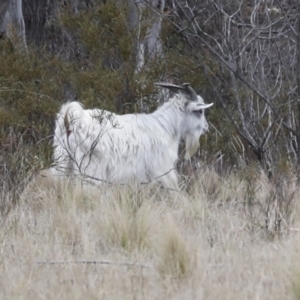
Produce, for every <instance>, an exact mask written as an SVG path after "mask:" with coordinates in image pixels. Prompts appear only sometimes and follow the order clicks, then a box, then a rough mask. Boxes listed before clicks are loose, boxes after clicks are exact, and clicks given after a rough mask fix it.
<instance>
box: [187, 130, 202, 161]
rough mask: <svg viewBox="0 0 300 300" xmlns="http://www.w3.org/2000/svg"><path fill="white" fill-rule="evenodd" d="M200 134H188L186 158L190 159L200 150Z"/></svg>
mask: <svg viewBox="0 0 300 300" xmlns="http://www.w3.org/2000/svg"><path fill="white" fill-rule="evenodd" d="M199 138H200V136H198V135H188V136H187V137H186V139H185V157H184V158H185V159H190V158H191V157H192V156H193V155H194V154H195V153H196V152H197V150H198V148H199V146H200V143H199Z"/></svg>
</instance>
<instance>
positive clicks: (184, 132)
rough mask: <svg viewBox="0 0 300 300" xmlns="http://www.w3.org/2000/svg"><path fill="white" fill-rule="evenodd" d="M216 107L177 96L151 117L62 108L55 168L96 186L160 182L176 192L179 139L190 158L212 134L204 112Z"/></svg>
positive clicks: (73, 104)
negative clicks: (94, 183) (182, 141)
mask: <svg viewBox="0 0 300 300" xmlns="http://www.w3.org/2000/svg"><path fill="white" fill-rule="evenodd" d="M211 105H212V104H204V101H203V99H202V98H201V97H200V96H198V101H188V100H187V99H186V98H185V97H184V96H183V95H182V94H177V95H175V96H174V97H173V98H171V99H170V100H169V101H168V102H166V103H164V104H163V105H162V106H161V107H160V108H158V109H157V110H156V111H155V112H153V113H151V114H127V115H116V114H114V113H111V112H109V111H104V110H100V109H86V110H85V109H83V106H82V104H80V103H79V102H71V103H67V104H64V105H63V106H62V108H61V110H60V112H59V113H58V115H57V120H56V126H55V136H54V148H55V149H54V160H55V168H56V170H59V172H62V173H64V174H67V175H77V176H78V175H80V176H84V177H85V178H86V179H89V180H92V181H94V182H97V183H101V182H108V183H129V182H132V181H137V182H139V183H149V182H151V181H158V182H159V183H160V184H162V185H163V186H165V187H168V188H172V189H177V188H178V184H177V181H178V179H177V174H176V171H175V166H176V162H177V159H178V147H179V142H180V139H184V140H185V143H186V159H188V158H190V157H191V156H192V155H193V154H194V153H195V152H196V151H197V149H198V147H199V138H200V136H201V135H202V134H203V133H205V132H206V131H208V124H207V121H206V118H205V115H204V109H205V108H207V107H210V106H211Z"/></svg>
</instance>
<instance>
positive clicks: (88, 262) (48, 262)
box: [36, 259, 153, 269]
mask: <svg viewBox="0 0 300 300" xmlns="http://www.w3.org/2000/svg"><path fill="white" fill-rule="evenodd" d="M36 263H37V264H38V265H63V264H86V265H96V264H97V265H98V264H99V265H118V266H127V267H128V266H129V267H140V268H146V269H153V267H152V266H151V265H148V264H140V263H135V262H115V261H109V260H81V259H80V260H38V261H36Z"/></svg>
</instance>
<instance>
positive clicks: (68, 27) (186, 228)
mask: <svg viewBox="0 0 300 300" xmlns="http://www.w3.org/2000/svg"><path fill="white" fill-rule="evenodd" d="M46 2H47V3H48V4H49V3H50V2H49V1H45V3H46ZM92 2H94V3H95V5H94V6H89V8H85V9H81V10H79V12H77V13H76V14H74V13H73V11H72V9H71V5H70V3H69V4H68V1H53V6H54V4H55V3H56V4H57V3H60V4H62V6H60V11H59V14H58V15H59V17H57V15H56V16H55V15H54V16H53V15H51V13H54V10H51V9H50V8H51V7H50V8H49V7H48V8H49V13H48V15H47V18H46V16H45V15H44V17H45V18H44V19H43V18H40V19H38V20H37V18H36V15H30V11H31V10H30V5H32V3H34V5H38V3H35V1H31V0H24V1H23V3H25V5H24V7H23V9H24V20H25V25H26V30H27V31H26V35H27V36H26V38H27V42H28V53H27V54H26V56H24V55H23V54H20V53H17V52H16V51H14V48H13V45H12V43H11V41H10V40H9V39H6V38H2V36H1V38H0V299H300V271H299V270H300V255H299V254H300V242H299V234H300V207H299V199H300V189H299V183H298V177H297V172H296V171H297V170H296V169H297V168H295V165H296V164H294V163H295V161H296V160H295V158H294V156H293V155H294V154H293V151H294V152H295V151H296V150H295V149H296V148H297V147H296V146H297V143H296V141H295V135H293V134H291V131H288V130H286V129H285V128H284V127H282V126H281V125H282V123H283V122H284V120H287V122H290V126H291V127H293V126H294V125H295V124H294V123H292V121H290V119H293V118H294V119H295V120H297V114H296V113H295V115H294V114H292V113H290V112H291V111H292V112H296V101H295V89H294V86H295V82H294V79H295V76H291V74H292V75H293V74H294V73H288V74H286V75H282V78H281V79H280V78H279V77H280V76H281V75H280V76H279V75H278V74H277V73H276V72H277V67H278V64H277V61H276V62H274V68H273V67H272V68H271V67H270V68H269V66H268V67H267V68H269V69H268V70H269V71H270V73H272V74H273V75H274V74H275V75H276V76H274V78H275V79H274V78H273V77H272V78H271V76H270V78H271V79H270V78H269V77H267V76H266V77H265V78H266V79H268V80H265V81H264V80H261V78H260V77H259V76H260V74H263V75H264V74H265V73H264V71H265V69H264V68H265V65H264V63H265V62H264V61H259V64H260V66H261V69H260V71H258V73H255V72H256V70H253V73H251V72H252V71H251V72H248V70H249V69H247V65H246V67H245V66H244V65H243V64H241V65H242V67H241V70H237V72H238V71H240V72H241V73H240V74H238V73H236V74H235V75H239V76H244V79H245V80H247V76H248V75H249V74H248V73H251V74H250V75H251V76H252V77H253V78H254V79H255V80H257V82H258V83H259V84H262V83H264V84H265V83H268V84H270V85H272V84H273V83H274V82H273V81H272V80H275V85H274V86H277V85H280V89H279V88H278V89H276V92H274V93H273V89H270V90H268V92H270V91H271V92H272V93H271V96H270V99H272V101H273V100H274V106H276V109H279V110H280V112H281V113H282V114H286V115H284V116H283V117H282V115H280V116H276V115H275V114H274V112H273V111H271V110H270V109H269V107H267V108H266V106H265V103H264V102H263V101H261V98H260V97H259V96H258V95H257V94H255V93H254V92H253V90H252V89H250V88H249V87H247V86H245V84H244V83H243V82H242V81H239V82H238V83H237V85H236V86H235V87H232V85H233V84H234V83H236V80H237V79H236V78H235V77H234V76H233V75H232V74H233V73H231V72H229V71H228V70H227V69H226V68H224V65H222V64H220V62H219V61H218V60H217V59H216V57H214V56H212V55H211V52H209V51H208V50H207V48H205V47H204V42H203V41H204V40H201V39H202V38H203V36H202V35H201V34H202V32H200V31H199V32H198V31H197V30H200V29H201V30H206V33H207V34H208V35H211V36H213V35H214V34H216V35H215V40H214V41H216V42H218V43H219V42H220V43H221V42H222V43H223V44H222V45H223V46H224V48H223V49H221V52H222V53H221V54H224V57H226V55H228V57H230V58H232V59H234V55H238V54H237V53H236V52H235V48H234V47H231V43H232V45H234V44H235V42H236V41H238V39H237V37H236V36H238V38H239V39H240V41H243V42H245V43H246V44H247V46H248V43H249V45H250V46H251V47H249V49H250V50H247V51H248V52H247V51H246V52H245V53H246V54H245V57H246V59H247V63H249V65H252V66H254V65H255V64H251V55H250V54H251V53H252V52H251V51H253V53H254V54H253V55H256V49H260V50H261V51H262V52H264V51H265V48H264V47H267V46H269V44H268V43H267V42H266V45H267V46H266V45H265V44H264V45H263V46H264V47H261V48H257V47H256V45H257V44H256V42H257V43H258V41H261V40H260V36H258V35H257V36H258V38H257V40H256V37H257V36H255V39H254V42H253V43H252V44H251V42H252V40H251V39H250V42H249V40H247V39H244V37H243V36H239V34H240V33H239V32H237V31H236V30H235V29H232V32H233V33H232V34H231V35H230V38H227V36H226V37H225V38H224V40H223V41H222V39H221V37H220V36H221V34H220V33H221V32H222V28H223V27H222V24H223V23H222V22H220V20H221V21H222V20H223V19H222V18H221V17H220V12H222V10H221V8H222V9H223V10H226V11H230V9H231V8H232V7H233V8H234V7H238V4H239V3H243V5H242V6H241V8H242V9H244V10H246V11H241V12H240V13H241V15H243V14H245V12H246V13H249V9H250V15H249V14H248V15H247V16H248V18H250V17H249V16H252V19H251V22H252V21H253V20H254V21H253V22H254V23H255V20H256V18H258V17H259V18H258V19H259V22H262V21H261V20H262V13H261V11H260V3H263V1H258V0H257V1H252V2H253V3H254V4H255V5H256V6H255V9H254V8H253V7H251V6H250V8H249V6H248V2H251V1H225V0H224V1H215V2H214V3H215V5H209V6H207V7H208V9H204V8H203V7H204V4H203V7H200V8H201V9H202V10H201V9H200V10H199V11H201V12H202V13H201V14H200V13H199V12H197V11H196V13H197V14H196V15H195V17H197V18H195V21H197V22H198V23H199V24H200V25H201V26H199V28H200V29H199V28H198V27H197V26H195V27H193V26H191V28H192V30H190V28H188V26H187V25H188V24H190V23H189V22H188V19H185V17H187V15H186V14H184V9H187V7H185V8H184V9H183V8H182V11H180V10H179V11H180V13H179V14H177V15H176V14H174V15H173V14H172V11H171V10H170V7H171V6H167V9H166V11H165V14H166V16H165V17H164V19H163V22H162V31H161V40H162V42H163V46H164V49H163V50H164V55H163V57H162V58H156V59H154V60H151V61H148V62H147V67H146V68H144V69H142V70H140V72H139V73H138V74H137V72H135V70H136V69H135V68H136V65H135V61H134V59H133V56H134V55H133V49H134V39H133V35H130V34H128V30H127V28H126V22H127V20H126V7H125V6H122V5H120V3H118V5H117V4H116V2H115V1H77V3H81V4H82V3H92ZM269 2H270V1H269ZM271 2H272V3H273V4H274V5H276V3H277V4H278V1H277V2H276V1H271ZM292 2H293V1H282V3H284V5H286V6H284V7H281V8H282V9H288V8H289V7H291V12H293V11H294V8H295V7H296V6H293V5H294V4H293V3H292ZM40 3H42V1H41V2H40ZM51 3H52V2H51ZM188 3H189V4H191V3H192V2H188ZM203 3H204V2H203ZM176 4H178V5H179V4H180V1H177V2H176ZM223 4H224V5H223ZM225 4H226V5H227V6H226V5H225ZM86 5H87V4H86ZM201 5H202V4H201ZM218 5H219V6H218ZM289 5H290V6H289ZM91 7H92V8H91ZM285 7H288V8H285ZM40 8H41V7H40ZM214 9H215V10H216V11H217V12H215V11H214ZM251 9H252V10H251ZM253 10H254V11H257V15H253V14H252V15H251V11H253ZM36 11H37V10H36ZM39 11H40V12H41V14H42V13H45V11H44V12H43V10H42V9H41V10H39ZM222 13H223V12H222ZM287 16H288V17H289V16H292V13H291V14H287ZM179 17H180V18H181V19H180V21H181V22H179V20H178V18H179ZM268 18H269V19H268V22H269V21H270V22H271V21H272V20H274V19H272V18H273V17H272V16H271V17H270V16H268ZM42 20H44V21H43V22H44V23H42ZM276 20H277V19H275V21H276ZM237 21H239V22H240V20H239V19H237ZM248 21H249V20H248ZM248 21H247V22H248ZM263 21H264V20H263ZM34 22H37V23H34ZM39 22H40V23H39ZM201 22H203V23H201ZM245 22H246V21H245ZM249 22H250V21H249ZM276 22H277V21H276ZM276 22H275V23H276ZM289 22H290V23H289ZM292 22H293V20H292V17H291V18H290V19H285V22H282V23H280V22H278V23H276V24H275V25H276V26H277V27H278V26H279V25H280V26H281V25H282V24H284V26H285V25H286V24H288V26H290V25H291V24H292V25H294V23H292ZM254 23H253V24H254ZM34 24H35V26H34ZM37 24H38V25H37ZM178 24H179V25H180V26H182V28H184V27H186V28H187V30H186V31H184V30H180V26H179V25H178ZM233 24H234V23H233ZM245 24H246V23H245ZM245 24H244V25H245ZM249 24H250V23H249ZM249 24H248V23H247V24H246V25H245V27H243V26H244V25H243V24H242V23H241V24H240V23H239V26H240V27H239V28H242V29H243V30H244V31H245V34H247V37H249V36H250V37H251V34H252V33H251V32H250V33H249V32H248V31H247V30H248V28H249V26H250V25H249ZM253 24H252V25H253ZM278 24H279V25H278ZM175 25H178V26H179V27H178V26H175ZM202 25H203V26H202ZM145 26H147V24H145ZM284 26H283V27H282V28H283V29H284V30H283V32H284V38H286V37H288V35H287V34H286V31H285V29H286V28H285V27H284ZM277 27H276V28H277ZM193 28H196V29H195V30H196V31H195V32H194V31H193V30H194V29H193ZM143 29H145V28H143V26H142V30H141V31H143ZM226 30H227V29H226ZM260 30H263V29H261V28H260ZM276 30H277V31H278V32H279V31H280V30H278V28H277V29H276ZM253 31H254V32H255V34H257V32H258V31H257V28H254V29H253ZM226 32H227V31H226ZM228 32H229V31H228ZM235 34H237V35H236V36H235ZM243 34H244V32H243ZM262 34H265V32H263V33H262ZM270 34H271V33H270ZM197 35H199V36H197ZM264 37H265V36H264ZM272 38H273V37H272ZM272 38H270V40H272ZM293 38H294V37H293ZM293 38H291V39H288V38H287V40H288V41H289V42H290V43H291V45H292V46H290V48H289V49H291V51H286V50H284V49H285V47H286V45H289V44H288V43H287V42H286V41H285V40H280V37H279V38H278V41H279V42H278V44H276V46H278V47H277V48H276V49H279V50H282V49H283V50H282V51H283V53H285V54H286V53H287V54H289V53H291V56H289V57H288V58H287V57H284V58H285V59H286V61H288V62H286V65H284V67H285V69H286V70H287V71H285V72H289V71H291V72H292V70H294V69H293V68H292V67H291V65H289V63H290V61H289V59H291V61H292V63H293V64H294V63H295V60H294V57H295V56H292V55H295V53H296V52H295V47H294V44H293V42H294V41H293ZM205 41H209V39H207V40H205ZM265 41H266V39H265V38H264V43H265ZM226 43H227V44H226ZM272 45H274V44H272ZM245 47H246V46H245ZM232 49H233V52H232V53H231V54H234V55H231V54H230V53H228V52H227V51H229V50H232ZM245 49H246V48H245ZM249 51H250V52H249ZM268 51H269V50H268ZM270 51H273V50H270ZM278 52H280V51H278ZM249 53H250V54H249ZM299 53H300V52H299ZM229 54H230V55H229ZM273 54H274V53H273ZM245 57H244V58H243V57H242V56H241V57H240V58H242V59H245ZM279 58H281V56H279ZM279 58H278V60H279V61H281V60H280V59H279ZM248 59H249V62H248ZM272 59H273V58H272ZM275 60H277V57H276V58H275ZM267 61H268V63H267V64H269V61H271V60H267ZM232 63H234V62H232ZM272 63H273V62H272ZM270 64H271V63H270ZM255 66H256V65H255ZM280 67H281V69H280V70H283V68H282V67H283V65H282V66H281V65H280ZM293 67H294V65H293ZM255 68H256V67H255ZM271 71H272V72H271ZM243 72H244V73H243ZM274 72H275V73H274ZM278 72H279V71H278ZM280 72H281V73H282V74H284V72H283V71H280ZM280 72H279V73H280ZM253 74H254V75H255V76H253ZM250 75H249V76H250ZM258 75H259V76H258ZM273 75H272V76H273ZM161 76H163V79H168V78H171V79H172V80H173V81H175V82H176V83H181V82H190V83H191V84H192V86H193V87H195V89H196V91H197V92H199V94H201V95H202V96H203V98H204V99H205V101H206V102H215V105H214V107H213V109H211V110H210V111H209V115H208V117H207V118H208V121H209V123H210V133H209V134H208V135H207V136H204V137H201V149H200V151H199V153H198V156H197V157H196V159H195V161H194V162H195V164H194V167H196V166H198V168H194V170H193V171H192V172H191V170H190V171H189V174H188V176H183V180H182V187H183V188H182V190H181V191H178V192H173V191H167V190H163V189H158V188H157V187H155V186H143V187H136V186H121V187H120V186H106V185H103V186H99V187H96V186H88V185H79V184H74V183H69V182H64V183H62V182H57V181H55V180H53V179H51V178H48V177H44V176H41V175H38V176H36V174H37V173H38V172H39V171H40V170H42V169H45V168H47V167H49V166H50V164H51V163H52V159H51V156H52V149H51V141H52V134H53V124H54V119H55V114H56V112H57V111H58V109H59V107H60V105H61V104H62V103H64V102H65V101H67V100H80V101H82V102H83V103H84V104H85V106H86V107H87V108H92V107H101V108H104V109H110V110H113V111H116V112H119V113H128V112H136V111H138V112H139V111H141V110H142V109H143V108H145V107H146V108H147V110H148V111H152V110H153V109H155V108H156V106H157V98H158V95H157V90H155V89H154V87H153V82H155V81H157V79H158V78H161ZM249 78H250V77H249ZM278 78H279V79H278ZM251 80H252V79H251ZM278 82H280V84H277V83H278ZM253 84H254V83H253ZM264 84H262V88H263V89H268V88H269V86H268V85H267V84H266V86H265V85H264ZM289 87H292V88H293V89H292V92H290V89H289ZM259 88H261V86H259V85H258V86H256V89H257V90H258V91H259V92H261V90H259ZM258 94H259V93H258ZM266 95H267V93H266ZM267 96H268V95H267ZM218 97H219V98H218ZM218 99H219V100H218ZM220 99H221V100H220ZM240 100H241V103H242V106H241V107H240V111H237V110H235V108H236V106H237V104H236V103H238V102H235V101H240ZM222 101H223V102H222ZM249 103H250V104H251V105H253V106H252V110H251V111H250V110H249V109H248V107H249V105H248V104H249ZM253 103H254V104H253ZM141 104H143V105H141ZM285 105H286V106H285ZM142 106H143V107H142ZM224 108H225V110H223V109H224ZM226 109H227V110H229V111H230V112H232V113H231V117H232V118H235V120H237V121H236V122H240V119H239V118H240V116H239V113H240V112H241V111H242V110H243V114H244V117H245V120H246V124H247V126H249V127H248V128H247V126H246V127H243V126H242V125H243V124H242V123H241V122H240V123H237V124H238V125H239V126H236V127H235V124H234V123H233V122H232V120H230V118H229V116H228V115H227V114H226V113H225V112H226ZM262 110H264V111H267V113H266V114H264V115H263V116H262V117H261V118H257V115H256V113H257V114H258V115H259V114H260V112H261V111H262ZM281 117H282V119H281ZM285 117H286V118H287V119H284V118H285ZM288 118H290V119H288ZM272 122H273V123H272ZM269 124H271V126H270V127H268V126H269ZM245 128H246V129H247V130H248V131H249V132H250V134H253V136H252V138H253V140H255V141H254V142H253V144H255V143H256V142H257V145H258V146H257V148H255V147H254V148H251V147H250V146H251V145H250V144H251V143H250V144H249V143H248V142H247V140H246V139H245V138H243V136H242V134H243V130H246V129H245ZM293 128H294V127H293ZM239 130H240V132H239ZM247 130H246V131H247ZM266 132H267V134H266V136H264V135H265V133H266ZM269 134H270V135H269ZM269 136H270V138H269ZM262 137H263V138H262ZM265 137H266V138H265ZM265 154H268V156H267V157H265V158H264V159H262V158H261V157H262V156H263V155H265ZM260 158H261V159H260ZM198 162H201V164H199V163H198ZM266 162H268V163H270V162H272V168H273V169H272V172H271V173H272V174H271V175H272V176H270V172H269V166H270V165H269V164H267V163H266ZM199 165H200V166H201V168H199Z"/></svg>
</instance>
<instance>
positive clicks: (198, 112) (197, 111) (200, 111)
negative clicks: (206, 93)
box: [194, 109, 203, 115]
mask: <svg viewBox="0 0 300 300" xmlns="http://www.w3.org/2000/svg"><path fill="white" fill-rule="evenodd" d="M194 112H195V114H197V115H202V113H203V109H199V110H195V111H194Z"/></svg>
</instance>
